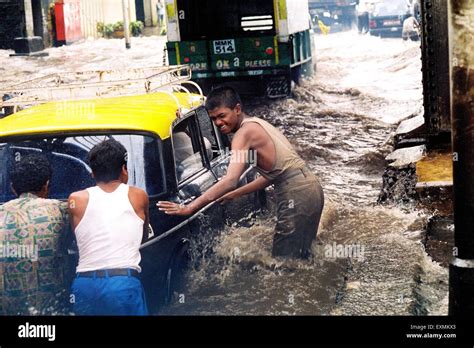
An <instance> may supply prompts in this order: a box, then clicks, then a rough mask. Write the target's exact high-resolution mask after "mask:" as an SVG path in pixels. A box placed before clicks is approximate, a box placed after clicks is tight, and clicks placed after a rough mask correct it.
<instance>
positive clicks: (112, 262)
mask: <svg viewBox="0 0 474 348" xmlns="http://www.w3.org/2000/svg"><path fill="white" fill-rule="evenodd" d="M89 162H90V166H91V168H92V174H93V176H94V178H95V180H96V182H97V186H94V187H91V188H88V189H87V190H83V191H78V192H74V193H72V194H71V195H70V196H69V214H70V217H71V224H72V228H73V230H74V233H75V235H76V241H77V246H78V249H79V264H78V266H77V269H76V273H77V275H76V278H75V279H74V282H73V284H72V289H71V292H72V295H73V299H74V312H75V313H76V314H78V315H147V314H148V311H147V307H146V303H145V296H144V291H143V287H142V284H141V282H140V280H139V279H138V273H140V271H141V269H140V266H139V263H140V250H139V249H140V245H141V242H142V240H143V238H144V236H146V232H147V226H148V204H149V203H148V195H147V194H146V192H145V191H143V190H142V189H139V188H137V187H133V186H128V185H127V182H128V172H127V151H126V149H125V147H124V146H123V145H122V144H120V143H119V142H118V141H116V140H113V139H110V140H106V141H103V142H101V143H100V144H97V145H96V146H94V147H93V148H92V149H91V151H90V152H89Z"/></svg>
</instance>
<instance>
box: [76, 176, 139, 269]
mask: <svg viewBox="0 0 474 348" xmlns="http://www.w3.org/2000/svg"><path fill="white" fill-rule="evenodd" d="M128 189H129V187H128V185H125V184H120V185H119V186H118V187H117V188H116V189H115V191H113V192H110V193H107V192H105V191H103V190H102V189H101V188H100V187H98V186H94V187H91V188H88V189H87V192H89V202H88V204H87V207H86V211H85V213H84V216H83V218H82V220H81V221H80V222H79V224H78V225H77V227H76V229H75V231H74V233H75V234H76V240H77V246H78V248H79V264H78V266H77V269H76V271H77V272H86V271H95V270H99V269H110V268H132V269H136V270H137V271H139V272H140V271H141V269H140V266H139V265H138V264H139V263H140V252H139V248H140V244H141V240H142V236H143V224H144V221H143V220H142V219H141V218H140V217H139V216H138V215H137V214H136V213H135V210H134V209H133V207H132V204H131V203H130V200H129V199H128Z"/></svg>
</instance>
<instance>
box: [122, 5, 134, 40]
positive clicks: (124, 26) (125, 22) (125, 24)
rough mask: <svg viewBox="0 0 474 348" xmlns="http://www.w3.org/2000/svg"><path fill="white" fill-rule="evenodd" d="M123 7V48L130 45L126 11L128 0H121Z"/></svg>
mask: <svg viewBox="0 0 474 348" xmlns="http://www.w3.org/2000/svg"><path fill="white" fill-rule="evenodd" d="M122 8H123V30H124V34H125V48H126V49H129V48H130V47H132V45H131V43H130V17H129V12H128V0H122Z"/></svg>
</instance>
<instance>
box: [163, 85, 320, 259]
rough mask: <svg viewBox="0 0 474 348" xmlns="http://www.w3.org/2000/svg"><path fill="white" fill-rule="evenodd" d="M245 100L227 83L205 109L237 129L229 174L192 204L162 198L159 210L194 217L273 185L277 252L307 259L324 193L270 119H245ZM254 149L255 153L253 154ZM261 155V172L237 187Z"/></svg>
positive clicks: (229, 129)
mask: <svg viewBox="0 0 474 348" xmlns="http://www.w3.org/2000/svg"><path fill="white" fill-rule="evenodd" d="M241 105H242V101H241V100H240V97H239V95H238V94H237V93H236V92H235V90H234V89H233V88H231V87H227V86H223V87H219V88H216V89H214V90H212V91H211V93H210V94H209V95H208V96H207V100H206V109H207V110H208V112H209V116H210V118H211V120H212V121H213V122H214V124H215V125H216V126H217V127H218V128H219V130H220V131H221V132H222V133H224V134H230V133H235V135H234V137H233V139H232V158H231V161H230V164H229V167H228V169H227V174H226V175H225V176H224V177H223V178H222V180H220V181H219V182H217V183H216V184H215V185H214V186H213V187H211V188H210V189H209V190H207V191H206V192H205V193H203V194H202V195H201V196H200V197H198V198H197V199H196V200H194V201H193V202H192V203H190V204H189V205H179V204H176V203H173V202H165V201H161V202H158V204H157V205H158V207H159V209H160V210H162V211H164V212H165V213H166V214H170V215H190V214H192V213H193V212H195V211H197V210H199V209H200V208H201V207H203V206H205V205H207V204H209V203H211V202H212V201H215V200H218V201H221V202H225V201H228V200H232V199H235V198H238V197H240V196H242V195H245V194H248V193H251V192H255V191H258V190H261V189H264V188H265V187H267V186H269V185H271V184H274V185H275V196H276V201H277V202H276V203H277V207H276V209H277V218H278V221H277V225H276V227H275V235H274V238H273V249H272V254H273V256H285V257H287V256H289V257H300V258H306V257H308V256H309V254H310V249H311V243H312V241H313V240H314V238H315V237H316V233H317V230H318V225H319V220H320V218H321V214H322V210H323V206H324V194H323V190H322V188H321V185H320V184H319V181H318V179H317V178H316V176H315V175H314V174H313V173H312V172H311V171H310V170H309V169H307V167H306V165H305V162H304V161H303V160H302V159H301V157H300V156H299V155H298V154H297V153H296V151H295V150H294V149H293V147H292V146H291V144H290V142H289V141H288V139H286V137H285V136H284V135H283V134H282V133H281V132H280V131H279V130H278V129H276V128H275V127H273V126H272V125H270V124H269V123H268V122H266V121H264V120H262V119H259V118H256V117H247V115H246V114H245V113H244V112H243V111H242V108H241ZM250 151H252V152H253V153H254V154H256V156H250V155H249V152H250ZM255 157H256V158H257V163H256V167H255V168H256V170H257V171H258V172H259V173H260V174H261V176H260V177H258V178H257V179H256V180H254V181H252V182H251V183H249V184H247V185H244V186H242V187H239V188H237V186H238V183H239V178H240V176H241V175H242V173H244V171H245V170H246V168H247V166H248V165H249V164H251V165H253V164H255V163H249V162H250V161H249V160H248V159H250V158H252V159H254V158H255Z"/></svg>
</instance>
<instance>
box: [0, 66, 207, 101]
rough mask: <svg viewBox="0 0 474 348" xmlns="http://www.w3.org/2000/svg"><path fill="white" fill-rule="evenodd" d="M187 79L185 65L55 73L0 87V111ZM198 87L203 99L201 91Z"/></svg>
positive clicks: (172, 85) (157, 86)
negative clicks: (4, 87) (6, 108)
mask: <svg viewBox="0 0 474 348" xmlns="http://www.w3.org/2000/svg"><path fill="white" fill-rule="evenodd" d="M190 79H191V68H190V67H189V66H188V65H174V66H159V67H144V68H132V69H126V70H123V69H120V70H95V71H77V72H61V73H54V74H49V75H46V76H41V77H38V78H35V79H32V80H28V81H25V82H21V83H18V84H15V85H12V86H10V87H7V88H6V89H2V90H0V110H1V108H5V107H11V108H14V109H17V108H18V107H20V108H25V107H29V106H32V105H36V104H43V103H47V102H52V101H71V100H84V99H95V98H104V97H114V96H130V95H137V94H146V93H153V92H157V91H159V90H160V89H164V88H165V87H169V89H170V90H173V89H175V87H179V88H180V89H183V88H182V86H180V84H182V83H190V81H189V80H190ZM197 90H198V92H199V93H200V94H201V99H202V98H203V94H202V90H201V89H200V88H197ZM178 108H180V106H179V105H178Z"/></svg>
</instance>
